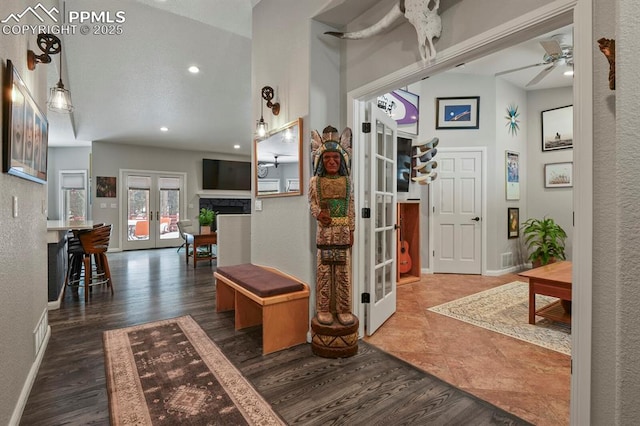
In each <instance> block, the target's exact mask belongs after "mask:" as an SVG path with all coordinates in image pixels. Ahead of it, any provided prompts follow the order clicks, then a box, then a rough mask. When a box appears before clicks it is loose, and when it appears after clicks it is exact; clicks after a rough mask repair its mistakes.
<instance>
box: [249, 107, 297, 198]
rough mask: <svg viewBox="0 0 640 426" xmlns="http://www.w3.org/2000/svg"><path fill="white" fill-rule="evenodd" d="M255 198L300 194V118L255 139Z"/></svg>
mask: <svg viewBox="0 0 640 426" xmlns="http://www.w3.org/2000/svg"><path fill="white" fill-rule="evenodd" d="M254 147H255V176H256V184H255V186H254V187H255V190H256V196H257V197H284V196H291V195H302V162H301V158H302V118H298V119H297V120H295V121H292V122H290V123H287V124H285V125H284V126H282V127H280V128H279V129H275V130H273V131H271V132H269V134H268V135H267V137H265V138H264V139H261V140H256V141H255V143H254Z"/></svg>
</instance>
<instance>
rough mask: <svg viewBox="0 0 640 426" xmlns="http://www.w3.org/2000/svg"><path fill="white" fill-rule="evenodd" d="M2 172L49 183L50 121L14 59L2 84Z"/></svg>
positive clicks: (8, 66) (9, 64)
mask: <svg viewBox="0 0 640 426" xmlns="http://www.w3.org/2000/svg"><path fill="white" fill-rule="evenodd" d="M2 108H3V110H2V117H3V120H2V129H3V131H2V133H3V134H2V138H3V143H2V154H3V156H2V158H3V160H2V171H3V172H5V173H9V174H10V175H14V176H18V177H21V178H23V179H28V180H32V181H34V182H38V183H46V182H47V151H48V139H49V122H48V120H47V116H46V115H45V114H44V113H43V112H42V111H41V110H40V108H38V105H37V104H36V102H35V101H34V100H33V97H32V96H31V93H29V89H27V86H26V85H25V84H24V82H23V81H22V78H20V75H19V74H18V71H17V70H16V68H15V67H14V66H13V63H12V62H11V61H10V60H7V68H6V72H5V76H4V82H3V84H2Z"/></svg>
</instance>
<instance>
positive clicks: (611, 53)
mask: <svg viewBox="0 0 640 426" xmlns="http://www.w3.org/2000/svg"><path fill="white" fill-rule="evenodd" d="M598 45H600V51H601V52H602V53H603V54H604V56H605V57H606V58H607V60H608V61H609V89H611V90H616V41H615V40H614V39H610V38H604V37H603V38H601V39H600V40H598Z"/></svg>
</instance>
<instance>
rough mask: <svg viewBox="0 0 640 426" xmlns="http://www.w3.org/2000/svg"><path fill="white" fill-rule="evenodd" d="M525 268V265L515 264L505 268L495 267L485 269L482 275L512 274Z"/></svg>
mask: <svg viewBox="0 0 640 426" xmlns="http://www.w3.org/2000/svg"><path fill="white" fill-rule="evenodd" d="M523 269H525V265H516V266H512V267H510V268H505V269H495V270H487V271H485V273H484V275H486V276H488V277H499V276H500V275H506V274H513V273H515V272H520V271H522V270H523Z"/></svg>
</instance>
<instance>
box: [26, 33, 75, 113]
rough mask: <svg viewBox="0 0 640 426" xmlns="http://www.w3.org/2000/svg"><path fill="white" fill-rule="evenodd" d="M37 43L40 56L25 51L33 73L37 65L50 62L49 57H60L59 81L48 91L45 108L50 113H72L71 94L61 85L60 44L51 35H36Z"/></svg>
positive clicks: (30, 51) (58, 40) (57, 39)
mask: <svg viewBox="0 0 640 426" xmlns="http://www.w3.org/2000/svg"><path fill="white" fill-rule="evenodd" d="M37 43H38V47H39V48H40V50H42V54H41V55H36V54H35V52H33V51H32V50H27V67H28V68H29V69H30V70H31V71H33V70H34V69H36V65H37V64H48V63H49V62H51V55H58V54H59V55H60V80H58V84H56V85H55V86H54V87H52V88H51V89H50V90H49V99H48V100H47V107H48V109H49V110H50V111H54V112H62V113H70V112H72V111H73V104H72V103H71V93H70V92H69V91H68V90H67V89H65V88H64V84H62V42H61V41H60V39H59V38H58V37H56V36H54V35H53V34H38V41H37Z"/></svg>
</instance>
